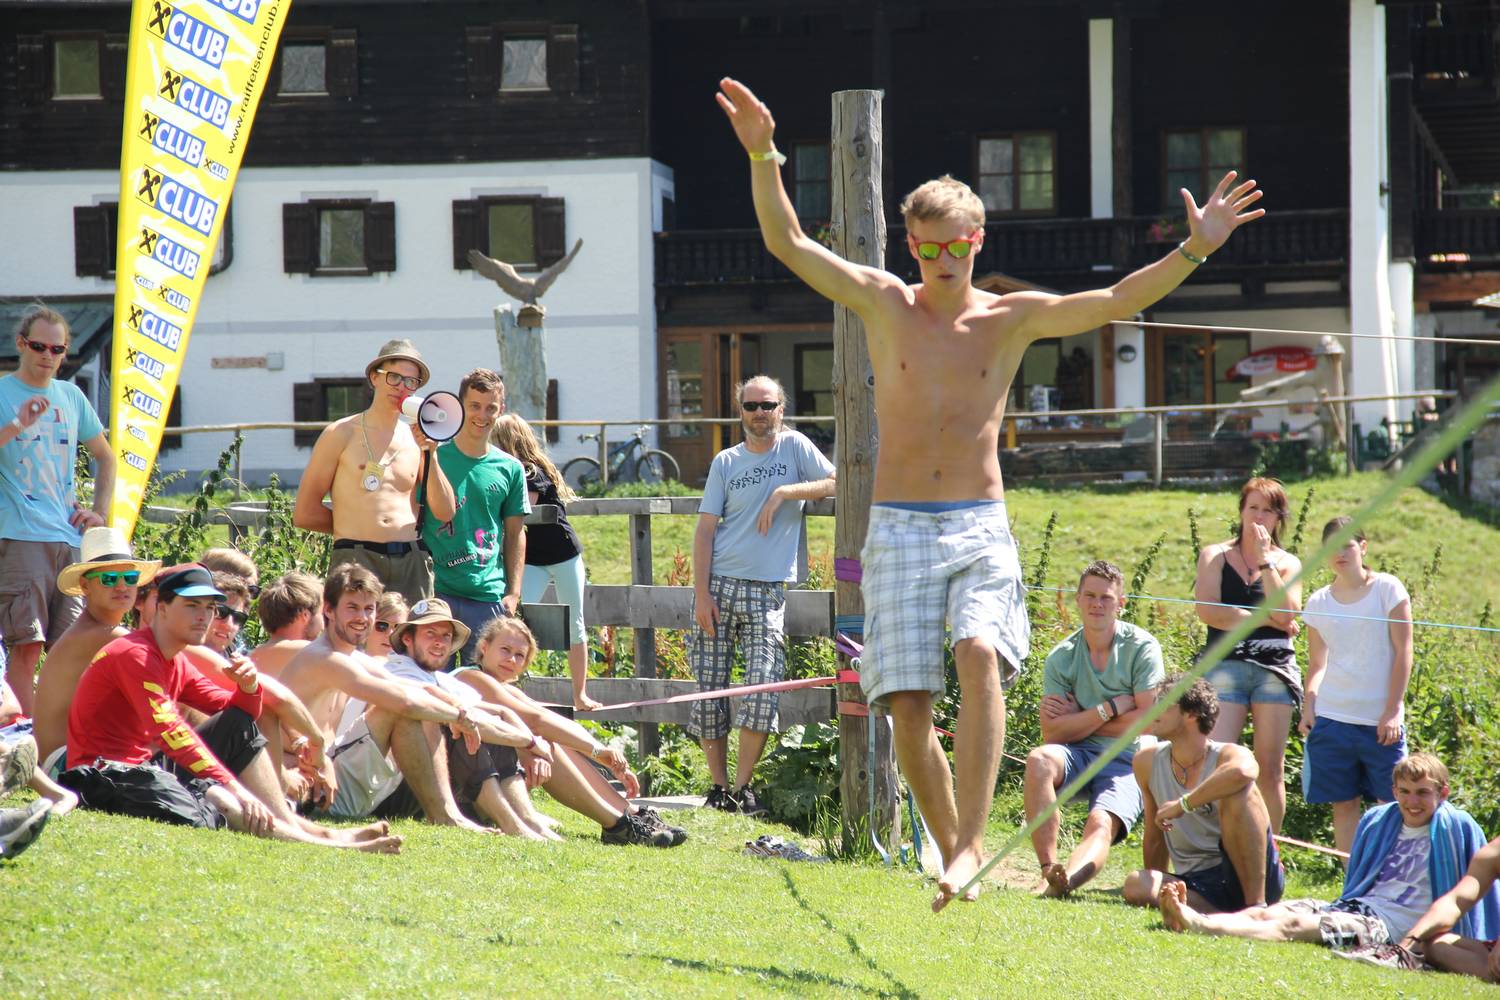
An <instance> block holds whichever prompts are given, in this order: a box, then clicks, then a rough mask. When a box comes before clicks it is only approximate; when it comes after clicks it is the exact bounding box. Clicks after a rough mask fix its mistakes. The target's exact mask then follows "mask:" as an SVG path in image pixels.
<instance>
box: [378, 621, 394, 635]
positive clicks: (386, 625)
mask: <svg viewBox="0 0 1500 1000" xmlns="http://www.w3.org/2000/svg"><path fill="white" fill-rule="evenodd" d="M395 627H396V623H395V622H383V621H381V620H380V619H378V618H377V619H376V620H375V631H377V632H389V631H390V630H391V629H393V628H395Z"/></svg>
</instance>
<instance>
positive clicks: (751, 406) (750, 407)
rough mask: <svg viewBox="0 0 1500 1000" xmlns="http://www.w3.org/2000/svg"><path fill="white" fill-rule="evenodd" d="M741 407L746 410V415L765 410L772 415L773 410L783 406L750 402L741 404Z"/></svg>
mask: <svg viewBox="0 0 1500 1000" xmlns="http://www.w3.org/2000/svg"><path fill="white" fill-rule="evenodd" d="M740 405H741V406H743V407H744V408H745V412H746V413H754V412H755V411H756V410H765V411H766V412H767V413H770V412H771V411H772V410H774V409H776V407H778V406H780V405H781V404H780V403H770V402H766V403H757V402H754V401H750V402H744V403H741V404H740Z"/></svg>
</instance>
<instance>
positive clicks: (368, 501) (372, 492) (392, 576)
mask: <svg viewBox="0 0 1500 1000" xmlns="http://www.w3.org/2000/svg"><path fill="white" fill-rule="evenodd" d="M430 374H431V373H430V372H429V371H428V369H427V364H426V362H424V361H423V360H422V355H421V353H420V352H418V351H417V349H416V347H415V346H414V345H413V344H412V342H411V341H410V340H392V341H389V342H388V343H386V345H385V346H384V347H382V348H381V349H380V353H379V354H378V355H377V356H376V358H375V360H373V361H371V362H370V363H369V364H368V365H366V366H365V378H366V379H367V380H368V381H369V383H370V388H371V390H372V391H373V393H374V399H373V400H372V401H371V403H370V406H369V408H368V409H366V410H364V411H363V412H361V413H356V414H353V415H351V416H348V417H344V418H343V419H341V420H336V421H334V422H333V423H331V424H329V425H328V426H327V427H325V428H323V432H322V433H321V434H319V435H318V440H317V443H316V444H315V445H313V453H312V458H311V459H309V460H308V463H307V468H306V470H304V471H303V473H302V482H301V483H300V484H299V485H298V487H297V506H296V508H295V510H294V511H293V514H292V521H293V523H294V524H296V526H297V527H299V528H303V529H305V530H307V531H320V532H323V533H325V534H330V535H332V536H333V538H334V542H333V556H332V557H331V558H330V560H329V566H328V568H329V571H330V572H332V570H333V568H334V567H336V566H339V565H341V564H344V563H354V564H356V565H360V566H364V567H365V568H367V569H369V570H370V571H371V572H372V573H374V574H375V576H376V577H377V578H379V579H380V581H381V583H382V584H383V585H384V586H385V589H387V590H394V591H398V592H399V593H401V594H402V595H404V596H405V597H406V599H407V600H408V601H419V600H421V599H422V598H424V597H431V596H432V556H431V555H430V554H429V553H428V552H427V549H426V546H425V545H424V544H423V543H422V539H421V533H420V524H419V522H418V511H419V507H420V505H421V504H423V503H425V505H426V507H427V509H428V510H430V511H431V513H432V516H433V517H435V518H437V519H438V520H439V521H451V520H453V515H454V497H453V487H452V486H450V485H449V483H448V477H447V476H446V475H444V473H443V469H442V466H441V465H439V464H438V463H437V462H434V461H431V451H432V449H433V447H434V446H435V443H434V442H433V441H432V440H431V439H430V438H428V437H427V436H426V435H425V434H423V433H422V431H421V429H420V428H418V427H414V426H408V425H407V424H406V423H405V422H403V421H402V420H401V404H402V403H403V402H404V401H405V400H406V398H407V397H408V396H410V395H412V394H413V393H415V392H416V391H417V390H418V389H420V388H421V387H422V386H424V385H426V384H427V380H428V378H429V377H430ZM424 476H425V477H426V478H425V482H424V481H421V480H422V479H423V477H424ZM330 495H331V496H332V498H333V506H332V509H331V510H330V509H329V508H327V507H324V506H323V498H324V497H325V496H330Z"/></svg>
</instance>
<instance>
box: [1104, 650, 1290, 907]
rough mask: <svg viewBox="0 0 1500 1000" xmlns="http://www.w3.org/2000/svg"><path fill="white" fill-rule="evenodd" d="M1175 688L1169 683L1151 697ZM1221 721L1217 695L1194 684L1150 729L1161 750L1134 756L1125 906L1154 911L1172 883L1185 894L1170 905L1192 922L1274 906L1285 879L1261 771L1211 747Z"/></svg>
mask: <svg viewBox="0 0 1500 1000" xmlns="http://www.w3.org/2000/svg"><path fill="white" fill-rule="evenodd" d="M1181 679H1182V675H1181V674H1171V675H1169V676H1168V677H1167V678H1166V679H1165V680H1163V681H1162V682H1161V685H1160V686H1159V687H1158V688H1157V697H1158V698H1161V697H1163V696H1165V695H1166V694H1167V692H1169V691H1171V690H1172V688H1173V687H1175V686H1176V684H1177V682H1178V681H1179V680H1181ZM1218 718H1219V698H1218V695H1216V694H1215V693H1214V689H1213V685H1211V684H1209V683H1208V681H1206V680H1203V679H1202V678H1201V677H1200V678H1199V679H1198V680H1195V681H1194V682H1193V683H1192V684H1191V685H1190V686H1189V687H1188V689H1187V690H1186V691H1184V692H1183V693H1182V695H1181V697H1179V698H1178V699H1177V701H1176V702H1175V703H1174V704H1173V705H1172V707H1171V708H1169V709H1167V710H1166V711H1165V712H1163V713H1162V714H1161V715H1160V716H1158V717H1157V720H1156V721H1155V722H1154V723H1152V725H1151V735H1153V736H1155V737H1156V738H1157V740H1158V741H1159V742H1157V743H1156V744H1155V745H1154V746H1148V747H1142V748H1141V749H1140V750H1138V751H1136V755H1135V760H1134V761H1132V766H1133V767H1134V768H1135V780H1136V783H1137V784H1139V785H1140V789H1141V800H1142V805H1143V807H1144V809H1143V812H1144V816H1143V819H1142V824H1143V825H1142V832H1141V855H1142V857H1143V859H1144V860H1145V867H1144V868H1142V869H1140V870H1139V871H1134V872H1131V873H1130V875H1129V876H1128V877H1127V878H1126V879H1125V887H1124V893H1123V895H1124V897H1125V902H1127V903H1131V904H1134V905H1135V906H1156V905H1158V904H1159V903H1160V901H1161V900H1162V899H1163V898H1164V896H1163V891H1164V890H1163V886H1165V885H1168V884H1171V883H1179V882H1180V883H1183V890H1184V891H1183V892H1182V893H1181V894H1180V895H1179V896H1178V897H1177V898H1180V899H1183V900H1185V901H1186V902H1187V903H1188V904H1189V905H1191V906H1192V907H1193V909H1195V910H1197V911H1198V912H1199V913H1232V912H1238V911H1240V910H1245V909H1250V908H1255V907H1263V906H1265V905H1266V904H1267V903H1275V902H1279V901H1280V899H1281V892H1282V889H1283V888H1284V887H1285V883H1286V873H1285V872H1284V871H1283V870H1282V867H1281V855H1280V853H1279V852H1278V851H1277V849H1276V841H1275V840H1274V839H1273V838H1272V836H1271V816H1270V813H1269V811H1267V809H1266V802H1265V799H1263V798H1261V794H1260V789H1259V788H1258V787H1257V786H1256V783H1255V779H1256V777H1257V776H1258V775H1259V773H1260V769H1259V767H1258V766H1257V765H1256V763H1255V755H1254V754H1252V753H1251V752H1250V751H1249V750H1247V749H1245V748H1244V747H1242V746H1240V745H1239V744H1238V743H1219V742H1217V741H1215V740H1211V739H1209V738H1208V734H1209V733H1211V732H1213V728H1214V723H1215V722H1216V721H1217V720H1218ZM1169 860H1170V861H1171V863H1172V864H1171V867H1172V870H1171V871H1170V872H1169V871H1168V870H1167V862H1168V861H1169ZM1171 891H1173V892H1175V889H1174V890H1171Z"/></svg>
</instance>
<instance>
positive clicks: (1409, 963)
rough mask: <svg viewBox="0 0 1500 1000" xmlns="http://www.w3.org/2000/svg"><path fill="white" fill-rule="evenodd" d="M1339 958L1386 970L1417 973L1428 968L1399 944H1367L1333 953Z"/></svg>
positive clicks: (1421, 959)
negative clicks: (1402, 970)
mask: <svg viewBox="0 0 1500 1000" xmlns="http://www.w3.org/2000/svg"><path fill="white" fill-rule="evenodd" d="M1334 954H1335V955H1337V956H1338V957H1339V958H1347V959H1350V960H1352V961H1355V962H1364V963H1365V964H1366V965H1379V966H1382V967H1384V968H1387V969H1406V970H1408V971H1417V970H1421V969H1426V968H1428V967H1429V966H1428V965H1427V962H1426V961H1425V960H1423V958H1422V957H1421V956H1419V955H1418V954H1417V953H1416V952H1414V951H1412V950H1411V949H1409V948H1403V947H1401V946H1400V945H1399V944H1367V945H1365V946H1364V947H1362V948H1354V949H1351V950H1349V951H1335V952H1334Z"/></svg>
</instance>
